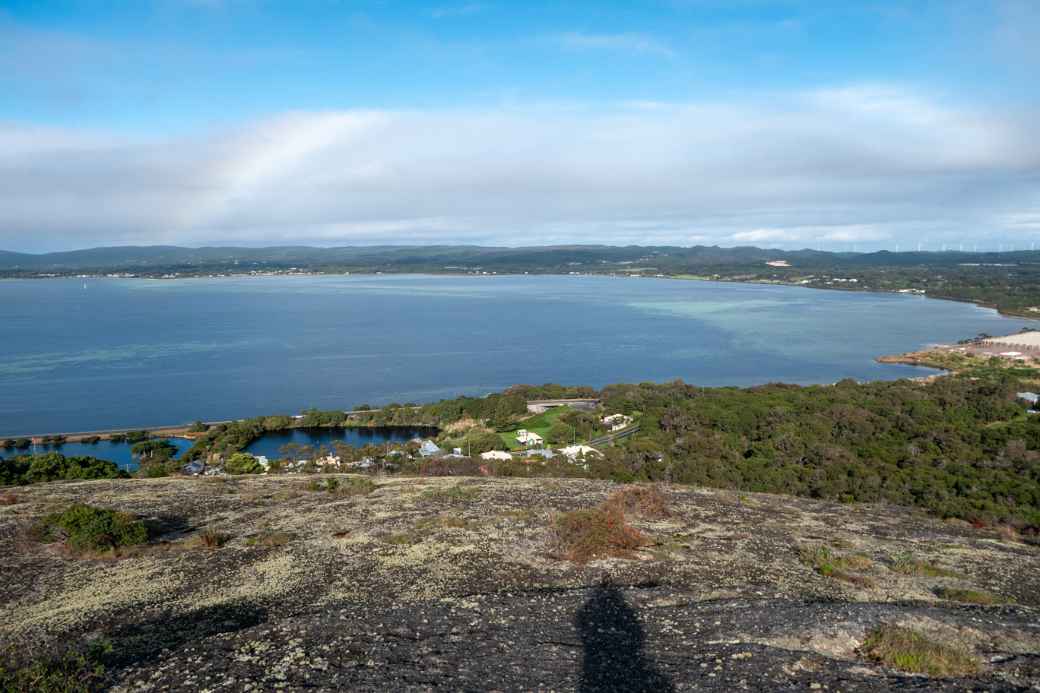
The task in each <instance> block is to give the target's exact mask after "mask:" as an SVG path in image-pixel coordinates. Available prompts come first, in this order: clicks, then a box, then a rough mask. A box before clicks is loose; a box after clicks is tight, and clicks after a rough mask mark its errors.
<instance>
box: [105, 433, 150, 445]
mask: <svg viewBox="0 0 1040 693" xmlns="http://www.w3.org/2000/svg"><path fill="white" fill-rule="evenodd" d="M151 435H152V434H151V433H149V432H148V431H128V432H127V433H126V434H125V435H124V440H126V442H128V443H140V442H142V441H145V440H148V439H149V438H150V437H151ZM113 439H114V436H113Z"/></svg>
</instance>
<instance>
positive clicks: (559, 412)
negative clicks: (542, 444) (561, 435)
mask: <svg viewBox="0 0 1040 693" xmlns="http://www.w3.org/2000/svg"><path fill="white" fill-rule="evenodd" d="M569 411H571V408H570V407H553V408H552V409H549V410H548V411H545V412H543V413H541V414H535V415H534V416H529V417H527V418H526V419H523V420H522V421H518V422H517V423H515V424H514V425H513V426H512V427H511V428H510V429H509V430H508V431H502V432H500V433H499V435H500V436H501V437H502V442H503V443H505V444H506V447H507V448H508V449H510V450H522V449H523V447H524V446H522V445H520V443H518V442H516V432H517V431H519V430H520V429H521V428H523V429H526V430H528V431H531V432H532V433H537V434H538V435H540V436H541V437H542V438H545V439H546V442H547V443H548V438H549V429H550V428H552V425H553V424H554V423H556V422H557V421H559V419H560V417H561V416H563V415H564V414H566V413H567V412H569Z"/></svg>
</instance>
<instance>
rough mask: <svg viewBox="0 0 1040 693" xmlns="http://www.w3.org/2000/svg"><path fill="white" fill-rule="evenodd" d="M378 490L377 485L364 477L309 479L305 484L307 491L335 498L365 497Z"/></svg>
mask: <svg viewBox="0 0 1040 693" xmlns="http://www.w3.org/2000/svg"><path fill="white" fill-rule="evenodd" d="M376 488H378V486H377V484H376V483H375V482H374V481H372V480H371V479H367V478H365V477H354V476H350V477H344V478H336V477H327V478H324V479H311V481H310V483H309V484H307V490H308V491H324V492H326V493H330V494H333V495H337V496H367V495H368V494H369V493H372V492H373V491H375V490H376Z"/></svg>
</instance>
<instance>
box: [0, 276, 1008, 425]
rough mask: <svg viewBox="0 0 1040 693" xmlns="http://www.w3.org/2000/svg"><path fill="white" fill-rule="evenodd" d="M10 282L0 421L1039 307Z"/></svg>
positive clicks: (510, 286)
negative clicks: (1000, 309) (988, 307)
mask: <svg viewBox="0 0 1040 693" xmlns="http://www.w3.org/2000/svg"><path fill="white" fill-rule="evenodd" d="M83 284H84V281H83V280H12V281H0V436H8V435H14V434H29V433H48V432H59V431H61V432H68V431H81V430H94V429H104V428H120V427H144V426H156V425H161V424H176V423H183V422H188V421H192V420H195V419H204V420H216V419H228V418H238V417H245V416H252V415H257V414H271V413H295V412H298V411H300V410H301V409H303V408H304V407H309V406H316V407H320V408H329V409H331V408H337V407H339V408H350V407H353V406H356V405H358V404H362V403H367V404H373V405H377V404H383V403H387V402H394V401H396V402H407V401H414V402H423V401H430V400H436V399H440V398H443V397H454V396H456V395H460V394H469V395H483V394H486V393H488V392H491V391H495V390H500V389H502V388H505V387H508V386H510V385H513V384H516V383H543V382H561V383H568V384H588V385H594V386H601V385H605V384H608V383H612V382H637V381H643V380H656V381H662V380H668V379H672V378H683V379H685V380H686V381H687V382H691V383H696V384H699V385H750V384H756V383H764V382H771V381H786V382H796V383H825V382H833V381H836V380H839V379H841V378H845V377H852V378H857V379H883V378H897V377H901V376H906V375H916V374H919V373H921V372H923V371H921V370H919V369H913V368H910V367H906V366H895V365H882V364H878V363H876V362H875V361H874V358H875V357H876V356H878V355H880V354H887V353H896V352H903V351H908V350H911V349H917V348H920V347H922V346H925V345H927V344H929V343H932V342H945V341H951V340H956V339H960V338H964V337H970V336H974V335H975V334H977V333H979V332H989V333H992V334H999V333H1009V332H1014V331H1016V330H1018V329H1019V328H1020V327H1021V326H1023V325H1025V324H1027V322H1028V321H1024V320H1014V319H1008V318H1003V317H1000V316H998V315H997V314H996V313H995V312H994V311H992V310H988V309H983V308H979V307H976V306H973V305H970V304H964V303H955V302H948V301H933V300H928V299H924V298H921V297H916V296H902V295H894V294H866V293H852V292H840V291H818V290H810V289H802V288H796V287H782V286H766V285H742V284H729V283H714V282H697V281H682V280H664V279H631V278H612V277H584V276H512V277H430V276H419V275H409V276H401V275H384V276H352V277H265V278H222V279H192V280H176V281H148V280H115V279H106V280H95V279H91V280H87V281H86V288H85V289H84V288H83Z"/></svg>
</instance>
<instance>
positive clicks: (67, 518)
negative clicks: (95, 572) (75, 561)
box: [34, 503, 148, 552]
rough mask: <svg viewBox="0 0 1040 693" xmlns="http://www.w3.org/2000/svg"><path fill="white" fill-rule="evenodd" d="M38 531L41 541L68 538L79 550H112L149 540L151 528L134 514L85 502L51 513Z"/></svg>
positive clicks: (71, 545)
mask: <svg viewBox="0 0 1040 693" xmlns="http://www.w3.org/2000/svg"><path fill="white" fill-rule="evenodd" d="M34 534H35V535H36V536H37V538H38V539H40V540H41V541H58V540H61V541H64V542H65V545H66V546H68V547H69V548H70V549H72V550H73V551H76V552H86V551H109V550H115V549H118V548H119V547H120V546H132V545H134V544H143V543H145V542H146V541H148V529H147V528H146V527H145V525H144V523H142V522H140V521H139V520H136V519H134V517H133V516H132V515H129V514H127V513H123V512H118V511H115V510H109V509H107V508H95V507H93V506H90V505H84V504H81V503H77V504H76V505H72V506H70V507H69V508H68V509H66V510H65V511H63V512H60V513H51V514H50V515H47V516H46V517H44V518H43V519H42V520H41V521H40V522H39V523H38V524H37V525H36V527H35V528H34Z"/></svg>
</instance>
